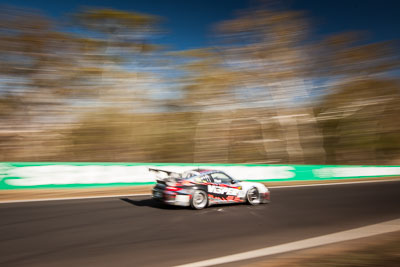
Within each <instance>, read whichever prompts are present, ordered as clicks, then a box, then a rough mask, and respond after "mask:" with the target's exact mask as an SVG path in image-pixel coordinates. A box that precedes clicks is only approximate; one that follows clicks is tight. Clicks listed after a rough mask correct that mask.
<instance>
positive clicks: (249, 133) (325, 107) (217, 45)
mask: <svg viewBox="0 0 400 267" xmlns="http://www.w3.org/2000/svg"><path fill="white" fill-rule="evenodd" d="M128 2H129V3H128ZM321 2H323V3H320V1H311V0H309V1H286V2H282V1H276V2H275V1H246V0H243V1H237V0H232V1H231V0H230V1H227V0H220V1H208V0H207V1H174V0H171V1H149V2H148V3H146V1H126V2H125V1H122V2H118V1H86V2H84V3H82V4H84V5H85V6H81V3H80V2H79V1H68V3H57V1H34V2H30V1H12V2H11V1H8V3H4V2H3V4H2V5H1V6H0V9H1V16H0V125H1V126H0V161H104V162H108V161H112V162H189V163H191V162H196V163H198V162H203V163H209V162H214V163H266V164H286V163H291V164H400V119H399V118H400V105H399V103H400V94H399V93H400V92H399V90H400V71H399V66H400V57H399V49H400V47H399V44H398V43H397V40H396V38H397V37H398V36H399V34H400V33H399V32H398V29H399V23H400V16H398V10H400V4H399V3H398V2H397V1H321ZM9 4H12V5H9ZM396 12H397V15H396Z"/></svg>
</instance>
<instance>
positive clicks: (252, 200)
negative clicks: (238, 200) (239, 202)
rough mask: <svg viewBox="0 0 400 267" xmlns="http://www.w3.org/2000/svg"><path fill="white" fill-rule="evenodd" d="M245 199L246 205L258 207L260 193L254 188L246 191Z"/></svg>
mask: <svg viewBox="0 0 400 267" xmlns="http://www.w3.org/2000/svg"><path fill="white" fill-rule="evenodd" d="M246 199H247V203H248V204H250V205H258V204H260V203H261V198H260V192H259V191H258V189H257V188H256V187H252V188H250V189H249V190H248V191H247V193H246Z"/></svg>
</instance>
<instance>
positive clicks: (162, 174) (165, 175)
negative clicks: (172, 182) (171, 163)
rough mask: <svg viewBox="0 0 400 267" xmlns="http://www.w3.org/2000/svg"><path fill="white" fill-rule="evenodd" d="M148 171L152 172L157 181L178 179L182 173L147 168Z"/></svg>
mask: <svg viewBox="0 0 400 267" xmlns="http://www.w3.org/2000/svg"><path fill="white" fill-rule="evenodd" d="M149 172H154V173H155V175H156V177H157V180H158V181H165V180H166V179H180V178H181V177H182V175H181V174H180V173H177V172H172V171H167V170H161V169H154V168H149Z"/></svg>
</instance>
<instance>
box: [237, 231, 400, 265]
mask: <svg viewBox="0 0 400 267" xmlns="http://www.w3.org/2000/svg"><path fill="white" fill-rule="evenodd" d="M241 266H242V267H264V266H268V267H284V266H285V267H286V266H293V267H300V266H301V267H316V266H318V267H334V266H342V267H361V266H363V267H367V266H368V267H369V266H371V267H376V266H385V267H395V266H396V267H397V266H400V231H399V232H395V233H388V234H383V235H377V236H372V237H367V238H361V239H356V240H351V241H346V242H339V243H335V244H331V245H326V246H321V247H316V248H310V249H305V250H299V251H295V252H289V253H284V254H280V255H278V256H275V257H271V258H269V259H268V260H258V261H254V262H251V263H246V264H243V265H241Z"/></svg>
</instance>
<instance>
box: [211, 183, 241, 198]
mask: <svg viewBox="0 0 400 267" xmlns="http://www.w3.org/2000/svg"><path fill="white" fill-rule="evenodd" d="M207 189H208V192H209V193H212V194H219V195H223V194H225V195H227V196H237V194H238V193H239V189H237V188H232V187H223V186H216V185H208V186H207Z"/></svg>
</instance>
